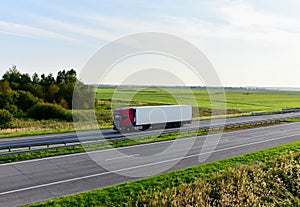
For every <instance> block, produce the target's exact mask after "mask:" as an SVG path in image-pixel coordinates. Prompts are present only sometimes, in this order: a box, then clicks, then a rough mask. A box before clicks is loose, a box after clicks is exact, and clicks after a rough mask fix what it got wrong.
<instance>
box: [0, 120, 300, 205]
mask: <svg viewBox="0 0 300 207" xmlns="http://www.w3.org/2000/svg"><path fill="white" fill-rule="evenodd" d="M215 136H216V135H209V136H208V137H207V136H201V137H189V138H183V139H178V140H176V141H164V142H158V143H151V144H144V145H136V146H131V147H123V148H118V149H117V150H116V149H108V150H102V151H95V152H92V153H89V154H86V153H82V154H73V155H66V156H58V157H52V158H44V159H37V160H29V161H23V162H18V163H9V164H2V165H0V183H1V185H0V206H1V207H2V206H3V207H8V206H19V205H25V204H30V203H35V202H39V201H44V200H49V199H53V198H57V197H61V196H64V195H70V194H75V193H79V192H85V191H89V190H92V189H96V188H101V187H106V186H111V185H116V184H119V183H124V182H127V181H132V180H136V179H140V177H139V176H141V175H143V176H148V177H149V176H153V175H154V174H156V173H158V174H161V173H164V172H167V171H173V170H177V169H182V168H187V167H191V166H196V165H200V164H203V163H208V162H213V161H217V160H222V159H225V158H229V157H234V156H237V155H241V154H246V153H250V152H254V151H259V150H262V149H266V148H270V147H274V146H279V145H283V144H286V143H291V142H294V141H299V140H300V123H288V124H282V125H275V126H269V127H261V128H255V129H248V130H241V131H234V132H227V133H224V134H223V135H222V136H221V138H220V140H219V142H218V144H217V146H215V144H216V143H215V141H217V140H216V137H215ZM203 146H205V147H203ZM215 147H216V148H215ZM199 159H200V160H201V162H200V161H199Z"/></svg>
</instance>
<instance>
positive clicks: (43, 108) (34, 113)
mask: <svg viewBox="0 0 300 207" xmlns="http://www.w3.org/2000/svg"><path fill="white" fill-rule="evenodd" d="M28 116H29V117H30V118H34V119H38V120H42V119H61V120H66V121H72V114H71V112H69V111H68V110H66V109H65V108H63V107H62V106H60V105H57V104H52V103H37V104H36V105H34V106H33V107H32V108H31V109H29V110H28Z"/></svg>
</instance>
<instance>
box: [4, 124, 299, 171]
mask: <svg viewBox="0 0 300 207" xmlns="http://www.w3.org/2000/svg"><path fill="white" fill-rule="evenodd" d="M299 124H300V122H294V123H287V124H285V125H272V126H266V127H259V128H251V129H244V130H238V131H231V132H224V133H223V134H236V133H237V134H238V133H242V132H248V131H254V130H260V129H261V130H263V129H268V128H280V127H286V126H287V125H288V126H292V125H299ZM211 135H214V134H211ZM206 136H207V135H202V136H198V137H186V138H181V139H176V141H184V140H189V139H201V138H203V137H206ZM170 142H174V140H167V141H161V142H152V143H146V144H139V145H131V146H126V147H118V148H109V149H103V150H96V151H91V152H81V153H74V154H68V155H59V156H53V157H45V158H39V159H32V160H23V161H18V162H10V163H3V164H0V167H1V166H8V165H17V164H22V163H29V162H38V161H42V160H53V159H60V158H64V157H72V156H81V155H89V154H94V153H99V152H107V151H111V150H116V149H120V150H122V149H130V148H134V147H143V146H150V145H156V144H164V143H170Z"/></svg>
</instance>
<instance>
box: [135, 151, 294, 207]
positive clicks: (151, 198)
mask: <svg viewBox="0 0 300 207" xmlns="http://www.w3.org/2000/svg"><path fill="white" fill-rule="evenodd" d="M299 195H300V153H296V154H290V155H289V156H285V157H280V158H279V159H277V160H275V161H274V162H272V163H271V164H269V165H267V166H265V165H262V164H260V165H253V166H246V165H245V166H240V167H238V168H230V169H228V170H226V171H223V172H219V173H215V174H213V175H212V177H211V178H210V179H209V180H205V179H198V180H197V181H196V182H194V183H191V184H183V185H181V186H179V187H177V188H175V189H168V190H167V191H166V192H155V193H153V192H152V193H148V194H147V195H142V196H140V197H139V199H138V201H137V203H136V206H143V207H145V206H174V207H179V206H222V207H223V206H224V207H225V206H228V207H229V206H243V207H244V206H300V198H299Z"/></svg>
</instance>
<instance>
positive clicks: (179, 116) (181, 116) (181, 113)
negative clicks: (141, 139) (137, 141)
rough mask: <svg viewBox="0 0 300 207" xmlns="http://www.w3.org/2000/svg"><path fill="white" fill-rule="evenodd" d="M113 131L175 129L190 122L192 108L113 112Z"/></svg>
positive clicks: (135, 108)
mask: <svg viewBox="0 0 300 207" xmlns="http://www.w3.org/2000/svg"><path fill="white" fill-rule="evenodd" d="M113 115H114V120H113V125H114V130H117V131H119V132H121V131H134V130H147V129H149V128H152V129H159V128H175V127H181V126H182V125H184V124H190V123H191V122H192V106H190V105H162V106H138V107H128V108H120V109H116V110H114V114H113Z"/></svg>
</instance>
